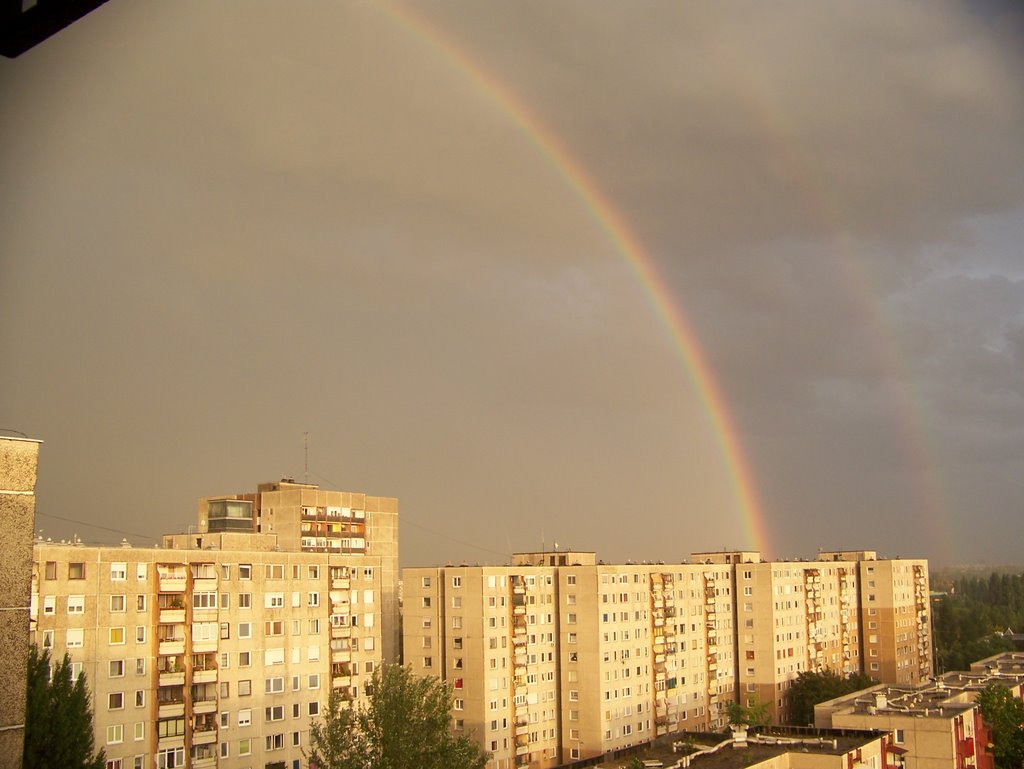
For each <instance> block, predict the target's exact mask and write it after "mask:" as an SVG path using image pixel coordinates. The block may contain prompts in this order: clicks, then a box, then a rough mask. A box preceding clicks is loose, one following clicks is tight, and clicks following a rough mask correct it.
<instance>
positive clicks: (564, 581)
mask: <svg viewBox="0 0 1024 769" xmlns="http://www.w3.org/2000/svg"><path fill="white" fill-rule="evenodd" d="M921 575H923V577H924V585H923V587H922V586H919V585H918V582H917V580H918V579H919V577H920V576H921ZM884 580H893V581H894V582H897V584H895V585H889V586H887V585H885V584H882V583H883V581H884ZM919 588H921V589H919ZM403 589H404V595H405V600H404V623H403V628H404V631H403V633H404V644H405V645H404V648H405V662H406V664H410V665H412V668H413V670H414V672H416V673H418V674H421V675H424V674H432V675H438V676H441V677H442V678H444V679H445V680H446V681H448V682H449V683H451V684H452V686H453V687H454V690H455V711H454V713H453V716H454V718H455V720H456V726H457V727H458V728H463V729H471V730H473V732H474V733H475V734H476V735H477V737H478V738H479V740H480V742H481V744H482V746H483V747H484V749H486V750H488V751H490V752H491V753H492V754H493V760H492V767H493V768H494V769H508V768H509V767H513V766H527V765H529V766H535V767H538V768H541V769H542V768H544V767H552V766H557V765H559V764H561V763H564V762H568V761H571V760H575V759H578V758H590V757H593V756H599V755H603V754H605V753H608V752H610V751H615V750H620V749H622V748H626V747H629V746H631V745H636V744H640V743H644V742H648V741H650V740H652V739H654V738H655V737H658V736H660V735H663V734H668V733H670V732H674V731H679V730H691V731H695V730H696V731H700V730H715V729H720V728H722V727H724V726H725V725H726V724H727V721H728V718H727V708H728V705H729V703H730V702H733V701H735V700H739V701H740V702H741V703H743V704H751V703H753V702H754V701H755V700H757V701H760V702H763V703H768V704H770V706H771V712H772V715H773V717H774V718H775V719H781V718H782V717H784V715H785V690H786V689H787V688H788V685H789V684H790V682H791V681H792V680H794V679H795V678H796V677H797V675H798V674H799V673H800V672H802V671H805V670H824V669H831V670H834V671H836V672H840V673H842V672H852V671H855V670H856V671H863V672H867V673H870V674H871V675H876V676H879V677H882V676H885V675H888V674H890V673H891V674H894V676H903V677H907V678H909V679H912V680H915V681H916V680H919V679H920V678H921V677H923V676H927V675H928V674H929V673H930V672H931V667H930V657H931V653H930V648H929V643H930V639H929V638H927V637H925V638H924V639H923V640H922V641H921V645H920V647H918V645H917V641H918V638H917V635H916V633H917V632H918V629H919V628H920V627H923V628H925V632H927V628H928V627H929V624H928V623H927V622H924V623H920V622H919V621H918V614H917V613H918V612H920V611H923V612H925V616H926V617H927V612H928V610H929V609H928V601H927V595H928V591H927V566H926V564H925V562H924V561H879V560H878V559H877V557H876V555H875V554H874V553H873V552H870V551H861V552H830V553H821V554H820V556H819V560H817V561H813V562H809V561H793V562H762V561H761V557H760V554H758V553H756V552H749V551H748V552H726V553H696V554H694V555H693V557H692V559H691V562H690V563H687V564H678V565H665V564H604V563H599V562H597V560H596V556H595V554H594V553H580V552H555V553H522V554H517V555H515V556H513V559H512V563H511V564H510V565H508V566H459V567H451V566H449V567H444V568H416V569H405V570H404V571H403ZM908 596H909V597H908ZM905 607H910V609H909V610H905ZM908 620H912V622H913V628H912V630H913V633H914V634H915V635H914V642H915V643H914V649H915V652H916V656H914V657H913V664H912V665H907V664H905V663H904V662H903V660H905V659H910V656H909V655H908V654H907V652H906V649H905V647H906V646H908V645H909V643H908V641H907V638H906V636H909V634H910V632H911V628H910V626H905V625H904V624H903V623H904V622H906V621H908ZM862 623H865V626H866V627H868V628H870V630H871V631H876V632H869V633H868V634H867V635H865V634H863V633H862V631H861V627H862ZM882 639H886V640H884V641H883V640H882ZM889 639H891V642H890V640H889Z"/></svg>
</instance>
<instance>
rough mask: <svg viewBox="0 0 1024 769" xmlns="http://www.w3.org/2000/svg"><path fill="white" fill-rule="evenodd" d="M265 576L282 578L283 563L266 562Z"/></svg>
mask: <svg viewBox="0 0 1024 769" xmlns="http://www.w3.org/2000/svg"><path fill="white" fill-rule="evenodd" d="M265 576H266V578H267V579H284V564H283V563H268V564H267V565H266V570H265Z"/></svg>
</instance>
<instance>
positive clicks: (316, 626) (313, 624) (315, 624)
mask: <svg viewBox="0 0 1024 769" xmlns="http://www.w3.org/2000/svg"><path fill="white" fill-rule="evenodd" d="M309 634H310V635H319V634H320V618H319V617H316V618H315V619H311V620H310V621H309Z"/></svg>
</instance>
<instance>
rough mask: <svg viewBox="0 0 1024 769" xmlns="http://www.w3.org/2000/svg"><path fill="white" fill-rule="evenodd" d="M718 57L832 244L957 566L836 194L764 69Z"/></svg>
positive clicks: (943, 510)
mask: <svg viewBox="0 0 1024 769" xmlns="http://www.w3.org/2000/svg"><path fill="white" fill-rule="evenodd" d="M716 53H717V59H716V61H715V66H716V67H717V68H719V69H720V70H725V71H727V72H728V73H729V75H730V77H731V78H732V81H733V82H734V83H737V84H738V85H739V86H740V87H741V88H742V91H743V95H744V97H745V99H746V100H747V103H748V104H749V105H750V110H751V113H752V114H751V116H752V118H753V119H754V120H756V122H757V124H758V125H759V126H760V128H761V130H762V132H763V134H764V135H765V136H766V137H767V138H769V139H771V140H772V141H773V142H774V144H775V147H776V149H777V151H778V152H779V154H780V155H781V156H782V161H783V166H784V167H785V168H786V169H787V170H788V171H789V173H790V177H791V179H792V181H793V183H794V185H795V187H796V190H797V192H798V193H799V196H800V198H801V200H802V201H803V202H804V205H805V206H806V207H807V209H808V210H809V211H810V212H811V213H812V215H813V220H814V221H815V222H817V223H818V224H819V225H820V227H821V229H822V235H824V236H825V237H827V238H828V240H829V241H830V242H831V244H832V248H833V253H834V256H835V257H836V262H837V265H838V272H839V274H840V278H841V280H842V282H843V284H844V286H845V288H846V289H847V294H848V296H849V297H850V298H851V300H852V301H853V302H854V304H855V306H856V309H857V311H858V312H859V314H860V319H861V326H862V327H863V328H864V329H866V330H867V332H868V333H867V338H868V340H869V342H870V343H871V345H872V347H873V350H872V352H873V354H874V358H875V360H876V361H877V364H878V366H879V374H880V375H881V377H882V381H883V382H884V384H885V385H886V386H887V387H888V389H889V391H890V395H891V400H892V402H893V403H894V411H895V426H896V427H897V429H898V431H899V437H900V442H901V444H902V451H903V454H904V456H905V458H906V461H907V464H908V469H909V472H908V473H907V476H908V477H907V478H906V480H907V482H908V485H909V486H910V488H911V490H912V495H913V497H914V498H915V499H916V503H917V507H918V509H917V517H918V519H919V522H920V530H921V531H922V532H923V536H924V537H927V538H929V541H928V546H927V550H928V551H930V552H933V553H937V554H938V555H939V557H940V558H942V559H945V562H946V563H953V562H954V560H955V559H954V552H955V549H954V544H953V541H952V530H951V527H950V525H949V521H950V512H949V506H948V504H947V502H946V500H947V499H948V495H947V494H946V492H945V489H944V486H943V483H942V479H941V477H940V476H939V474H938V472H937V468H938V463H937V462H936V461H935V457H934V453H933V451H932V449H931V446H930V444H929V443H928V441H927V440H926V437H927V435H928V430H927V419H926V415H925V412H924V409H923V408H922V406H921V403H922V399H921V398H920V397H919V396H918V394H917V393H915V392H914V390H913V387H912V385H911V384H910V382H911V381H912V377H911V376H910V375H909V373H908V372H907V371H906V370H905V366H904V365H903V363H902V360H903V356H902V354H901V352H900V350H899V346H898V344H897V343H896V336H895V334H894V333H893V331H892V328H891V324H889V323H888V322H887V319H886V317H885V313H884V310H883V307H882V303H881V302H880V301H878V299H877V298H876V292H875V291H874V289H873V288H872V285H871V280H870V276H869V275H868V274H867V270H865V268H864V260H863V259H860V258H858V255H857V253H856V250H855V248H854V246H853V244H852V243H851V241H850V237H849V235H848V234H847V232H846V231H845V228H844V226H843V212H842V211H841V210H840V208H839V205H838V203H837V201H838V196H836V195H834V194H831V191H830V190H829V183H828V181H827V180H826V179H824V178H822V176H821V174H820V173H818V172H816V166H815V164H814V163H813V162H811V160H810V159H809V158H808V157H807V154H806V153H805V152H802V151H800V144H799V142H798V141H795V140H794V138H793V137H794V136H795V135H796V132H795V131H794V129H793V127H792V126H791V124H790V122H789V121H788V120H787V116H786V113H785V111H784V110H782V109H780V107H779V105H778V103H777V102H776V101H775V100H773V99H771V98H769V97H768V96H767V94H769V93H770V92H771V91H770V88H769V86H768V84H767V83H758V82H756V81H755V78H756V77H757V75H758V73H759V72H760V71H761V70H760V69H759V68H758V67H757V66H755V63H754V62H749V63H744V62H741V61H739V60H738V59H739V56H741V55H742V51H740V50H737V49H736V48H731V47H727V46H724V45H719V47H718V49H717V51H716ZM848 512H850V513H855V512H856V511H848ZM864 546H865V547H869V548H871V547H873V546H874V545H873V543H870V542H867V543H864Z"/></svg>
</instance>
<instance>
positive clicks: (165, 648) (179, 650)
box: [157, 638, 185, 655]
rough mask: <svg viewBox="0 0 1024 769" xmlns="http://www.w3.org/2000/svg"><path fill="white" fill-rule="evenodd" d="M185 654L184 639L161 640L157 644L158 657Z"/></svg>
mask: <svg viewBox="0 0 1024 769" xmlns="http://www.w3.org/2000/svg"><path fill="white" fill-rule="evenodd" d="M184 653H185V639H184V638H169V639H166V640H161V641H160V643H159V644H157V654H160V655H175V654H184Z"/></svg>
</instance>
